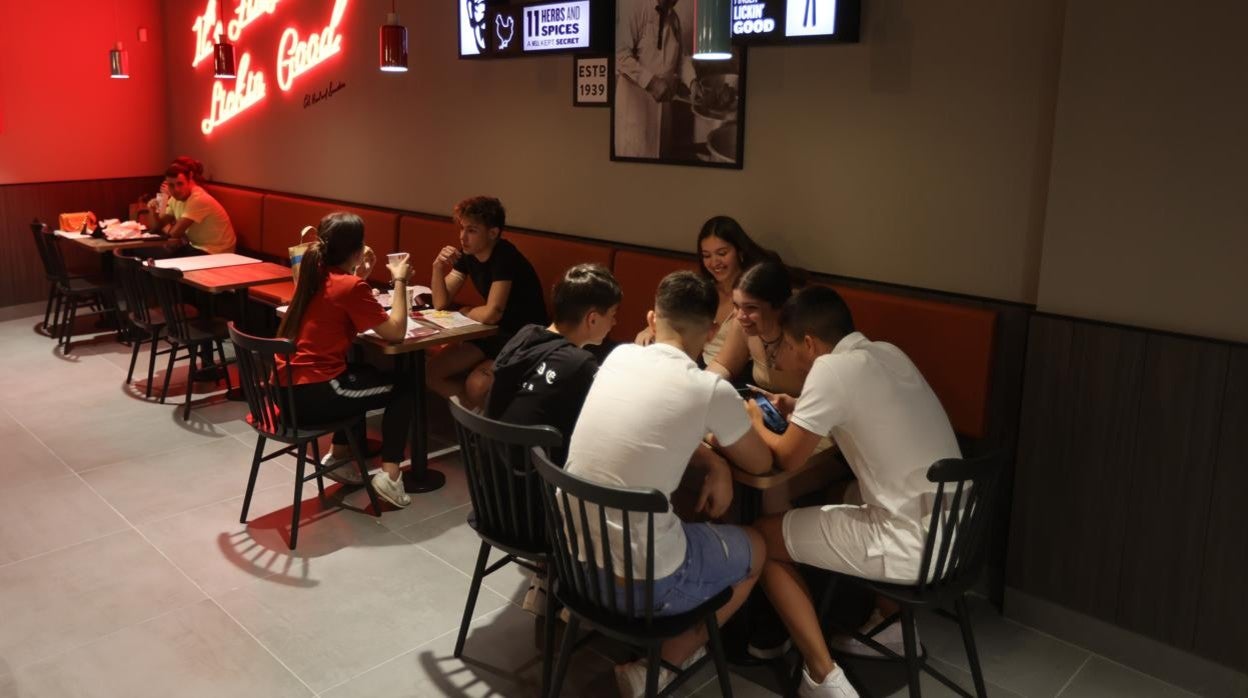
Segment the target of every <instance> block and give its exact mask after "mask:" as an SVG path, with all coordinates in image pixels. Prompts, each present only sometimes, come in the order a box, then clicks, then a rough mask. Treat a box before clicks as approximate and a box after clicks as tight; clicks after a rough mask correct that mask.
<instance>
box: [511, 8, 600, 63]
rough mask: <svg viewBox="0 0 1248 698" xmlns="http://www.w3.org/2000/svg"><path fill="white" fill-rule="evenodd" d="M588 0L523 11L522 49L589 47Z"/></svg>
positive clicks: (547, 49) (541, 49)
mask: <svg viewBox="0 0 1248 698" xmlns="http://www.w3.org/2000/svg"><path fill="white" fill-rule="evenodd" d="M589 38H590V31H589V0H578V1H577V2H552V3H550V4H548V5H529V6H527V7H525V8H524V50H525V51H557V50H559V49H587V48H589V43H590V41H589Z"/></svg>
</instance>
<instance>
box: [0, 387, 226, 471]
mask: <svg viewBox="0 0 1248 698" xmlns="http://www.w3.org/2000/svg"><path fill="white" fill-rule="evenodd" d="M53 409H54V410H55V409H59V410H60V412H59V414H57V413H52V414H49V413H48V412H47V411H45V410H38V411H37V412H36V413H35V414H34V415H32V418H31V421H28V418H27V417H26V416H25V415H15V418H16V419H17V420H18V421H20V422H22V423H23V424H24V425H25V426H26V427H27V428H29V429H30V430H31V432H33V433H34V434H35V436H37V437H39V439H40V440H42V441H43V442H44V443H45V444H47V445H48V448H50V449H52V451H53V452H55V453H56V455H57V456H59V457H60V458H61V459H62V460H63V461H65V464H66V465H68V466H69V467H71V468H73V469H74V470H76V471H79V472H82V471H85V470H90V469H92V468H98V467H101V466H104V465H110V464H113V463H119V462H122V461H127V460H131V459H134V458H142V457H144V456H148V455H153V454H159V453H167V452H169V451H172V450H175V449H179V448H183V447H186V446H194V445H196V444H201V443H211V442H214V441H219V440H221V439H223V438H226V437H227V436H228V435H227V434H226V433H225V432H223V431H220V430H216V429H204V428H197V427H196V426H194V425H186V424H184V423H182V420H181V417H180V416H179V415H177V414H175V408H174V407H173V406H172V405H154V404H145V403H142V402H136V401H132V400H129V399H128V398H125V399H122V400H118V401H114V402H113V403H106V404H102V405H88V406H85V407H81V408H77V407H75V406H74V405H72V404H71V405H62V406H60V407H59V408H53Z"/></svg>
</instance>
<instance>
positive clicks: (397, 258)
mask: <svg viewBox="0 0 1248 698" xmlns="http://www.w3.org/2000/svg"><path fill="white" fill-rule="evenodd" d="M407 258H408V254H407V253H406V252H391V253H390V254H388V255H386V261H388V262H389V263H390V264H398V263H399V262H406V261H407Z"/></svg>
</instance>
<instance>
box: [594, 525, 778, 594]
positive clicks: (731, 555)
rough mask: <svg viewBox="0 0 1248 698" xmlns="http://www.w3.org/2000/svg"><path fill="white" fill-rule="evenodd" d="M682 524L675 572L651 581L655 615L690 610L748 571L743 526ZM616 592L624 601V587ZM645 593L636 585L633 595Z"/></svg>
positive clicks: (618, 587)
mask: <svg viewBox="0 0 1248 698" xmlns="http://www.w3.org/2000/svg"><path fill="white" fill-rule="evenodd" d="M681 527H682V528H683V529H684V531H685V561H684V562H682V563H681V565H680V567H677V568H676V571H675V572H673V573H671V574H669V575H667V576H666V577H662V578H659V579H656V580H654V615H656V616H674V615H677V614H680V613H685V612H687V611H692V610H693V609H695V608H697V607H698V606H700V605H702V604H704V603H706V602H707V601H709V600H710V599H711V598H713V597H714V596H715V595H716V594H718V593H719V592H721V591H723V590H724V589H726V588H728V587H730V586H732V585H734V584H736V583H737V582H739V581H741V580H743V579H745V578H746V576H747V575H748V574H749V573H750V559H751V557H752V554H753V552H752V550H751V548H750V539H749V537H748V536H747V535H746V534H745V529H744V528H741V527H740V526H726V525H722V524H713V523H682V524H681ZM616 591H617V592H618V593H617V596H618V598H619V600H620V603H621V604H623V603H624V596H625V594H626V589H625V588H624V587H623V586H617V587H616ZM644 593H645V592H644V591H643V586H642V585H641V584H638V585H637V592H636V594H637V595H636V596H634V597H633V598H634V599H638V600H640V599H642V598H644V597H643V596H642V595H643V594H644ZM643 603H644V602H643Z"/></svg>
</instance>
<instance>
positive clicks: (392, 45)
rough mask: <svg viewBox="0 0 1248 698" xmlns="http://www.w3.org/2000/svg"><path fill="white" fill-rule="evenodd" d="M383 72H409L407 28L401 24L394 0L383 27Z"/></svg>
mask: <svg viewBox="0 0 1248 698" xmlns="http://www.w3.org/2000/svg"><path fill="white" fill-rule="evenodd" d="M381 72H383V73H406V72H407V27H405V26H403V25H402V24H399V15H398V13H397V12H396V11H395V2H394V0H391V3H390V14H388V15H386V23H385V24H383V25H381Z"/></svg>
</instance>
